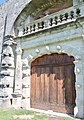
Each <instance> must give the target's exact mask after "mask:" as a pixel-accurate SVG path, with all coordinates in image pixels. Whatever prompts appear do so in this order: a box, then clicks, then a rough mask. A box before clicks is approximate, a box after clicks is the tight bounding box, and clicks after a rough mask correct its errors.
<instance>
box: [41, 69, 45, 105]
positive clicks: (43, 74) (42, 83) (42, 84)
mask: <svg viewBox="0 0 84 120" xmlns="http://www.w3.org/2000/svg"><path fill="white" fill-rule="evenodd" d="M40 69H41V75H40V78H41V92H42V95H41V102H42V103H43V102H44V92H45V89H44V82H45V69H44V68H43V67H41V68H40Z"/></svg>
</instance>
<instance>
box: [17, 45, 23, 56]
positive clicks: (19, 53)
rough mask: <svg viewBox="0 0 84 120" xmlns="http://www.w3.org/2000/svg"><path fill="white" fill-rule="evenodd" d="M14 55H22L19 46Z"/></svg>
mask: <svg viewBox="0 0 84 120" xmlns="http://www.w3.org/2000/svg"><path fill="white" fill-rule="evenodd" d="M16 53H17V55H22V49H21V47H20V46H17V48H16Z"/></svg>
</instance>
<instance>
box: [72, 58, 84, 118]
mask: <svg viewBox="0 0 84 120" xmlns="http://www.w3.org/2000/svg"><path fill="white" fill-rule="evenodd" d="M83 65H84V63H83V60H76V61H75V74H76V84H75V87H76V107H75V108H74V116H75V117H78V118H84V67H83Z"/></svg>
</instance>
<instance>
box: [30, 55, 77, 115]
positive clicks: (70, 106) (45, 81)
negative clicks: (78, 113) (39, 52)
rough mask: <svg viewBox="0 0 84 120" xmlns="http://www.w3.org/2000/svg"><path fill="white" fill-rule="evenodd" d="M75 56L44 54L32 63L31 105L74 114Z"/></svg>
mask: <svg viewBox="0 0 84 120" xmlns="http://www.w3.org/2000/svg"><path fill="white" fill-rule="evenodd" d="M73 61H74V57H72V56H68V55H67V54H56V53H53V54H50V55H43V56H41V57H39V58H37V59H36V60H34V61H33V62H32V64H31V95H30V102H31V107H33V108H39V109H45V110H49V109H50V110H53V111H56V112H63V113H68V114H74V107H75V97H76V91H75V74H74V67H75V66H74V63H73Z"/></svg>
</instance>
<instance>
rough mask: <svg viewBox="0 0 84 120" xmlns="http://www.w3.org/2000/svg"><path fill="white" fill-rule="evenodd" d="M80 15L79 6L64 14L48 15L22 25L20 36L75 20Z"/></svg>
mask: <svg viewBox="0 0 84 120" xmlns="http://www.w3.org/2000/svg"><path fill="white" fill-rule="evenodd" d="M80 15H81V10H80V9H79V8H77V9H75V10H71V11H69V12H65V13H63V14H57V13H54V14H51V15H46V16H44V17H43V18H41V19H38V20H35V21H32V22H31V23H29V24H27V25H24V26H25V27H22V26H21V27H22V28H21V27H20V28H19V35H18V36H24V35H28V34H32V33H35V32H38V31H42V30H45V29H49V28H52V27H56V26H59V25H63V24H66V23H69V22H72V21H75V20H76V19H77V18H78V17H80Z"/></svg>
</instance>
